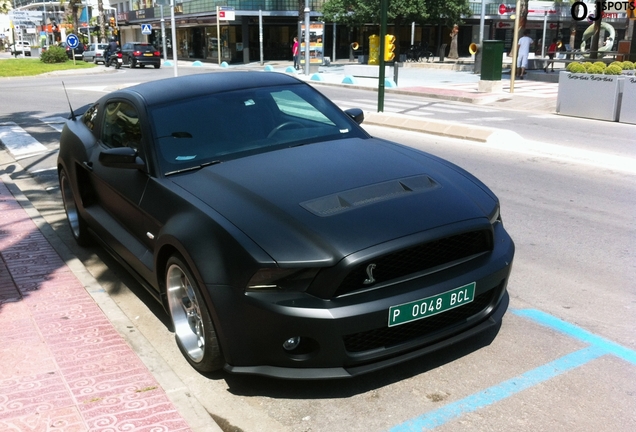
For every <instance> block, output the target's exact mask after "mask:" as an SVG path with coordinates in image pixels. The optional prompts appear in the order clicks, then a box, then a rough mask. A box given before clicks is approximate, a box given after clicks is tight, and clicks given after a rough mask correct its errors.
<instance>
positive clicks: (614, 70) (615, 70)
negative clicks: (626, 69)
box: [605, 64, 623, 75]
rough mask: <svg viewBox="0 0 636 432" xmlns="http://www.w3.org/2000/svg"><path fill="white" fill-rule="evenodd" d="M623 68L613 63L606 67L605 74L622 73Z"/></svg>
mask: <svg viewBox="0 0 636 432" xmlns="http://www.w3.org/2000/svg"><path fill="white" fill-rule="evenodd" d="M622 73H623V68H621V67H620V66H618V65H615V64H611V65H609V66H608V67H606V68H605V75H622Z"/></svg>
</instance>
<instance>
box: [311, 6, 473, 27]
mask: <svg viewBox="0 0 636 432" xmlns="http://www.w3.org/2000/svg"><path fill="white" fill-rule="evenodd" d="M388 6H389V7H388V13H387V18H388V21H389V23H392V24H395V25H397V26H399V25H403V24H407V23H411V22H416V23H418V24H444V25H452V24H455V23H459V22H461V18H462V16H467V15H470V13H471V11H470V7H469V5H468V0H389V4H388ZM379 11H380V0H327V1H325V3H324V4H323V7H322V10H321V12H322V14H323V17H324V19H325V21H326V22H337V23H341V24H346V25H351V26H355V25H362V24H365V23H371V24H379V21H380V13H379Z"/></svg>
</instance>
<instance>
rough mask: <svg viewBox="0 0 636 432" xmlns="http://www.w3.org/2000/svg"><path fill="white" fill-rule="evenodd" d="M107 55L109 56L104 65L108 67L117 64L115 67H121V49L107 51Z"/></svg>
mask: <svg viewBox="0 0 636 432" xmlns="http://www.w3.org/2000/svg"><path fill="white" fill-rule="evenodd" d="M105 57H106V58H107V60H106V61H105V62H104V66H106V67H109V66H115V69H119V68H120V67H121V65H122V63H123V61H122V56H121V51H120V50H117V51H115V52H114V53H111V52H110V51H109V52H107V53H106V56H105Z"/></svg>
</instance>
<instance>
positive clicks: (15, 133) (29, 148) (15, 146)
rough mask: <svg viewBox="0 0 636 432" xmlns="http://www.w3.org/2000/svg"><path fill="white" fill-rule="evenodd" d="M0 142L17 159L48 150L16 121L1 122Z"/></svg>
mask: <svg viewBox="0 0 636 432" xmlns="http://www.w3.org/2000/svg"><path fill="white" fill-rule="evenodd" d="M0 142H1V143H2V144H3V145H4V146H5V147H6V148H7V150H9V152H11V154H12V155H13V157H15V158H16V159H23V158H25V157H28V156H33V155H37V154H40V153H44V152H46V151H48V149H47V148H46V147H45V146H43V145H42V144H41V143H40V142H39V141H38V140H36V139H35V138H33V137H32V136H31V135H29V133H28V132H27V131H25V130H24V129H22V128H21V127H20V126H18V125H17V124H16V123H14V122H6V123H0Z"/></svg>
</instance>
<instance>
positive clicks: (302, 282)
mask: <svg viewBox="0 0 636 432" xmlns="http://www.w3.org/2000/svg"><path fill="white" fill-rule="evenodd" d="M363 117H364V115H363V112H362V111H361V110H358V109H352V110H348V111H346V112H343V111H341V110H340V109H339V108H337V107H336V106H335V105H334V104H333V103H332V102H331V101H329V100H328V99H327V98H325V97H324V96H322V95H321V94H320V93H319V92H318V91H317V90H315V89H314V88H312V87H311V86H310V85H308V84H306V83H303V82H302V81H300V80H298V79H297V78H295V77H292V76H289V75H286V74H279V73H274V72H217V73H207V74H199V75H194V76H186V77H179V78H170V79H165V80H158V81H154V82H149V83H145V84H140V85H136V86H133V87H129V88H126V89H122V90H118V91H115V92H112V93H110V94H107V95H105V96H103V97H102V98H101V99H99V100H98V101H97V102H96V103H95V104H93V105H91V106H90V107H89V108H88V109H87V110H86V111H85V112H84V113H83V115H82V116H81V117H77V118H76V117H75V116H72V118H71V120H69V121H68V122H67V124H66V126H65V127H64V130H63V132H62V135H61V142H60V152H59V159H58V173H59V181H60V188H61V192H62V197H63V201H64V207H65V209H66V214H67V217H68V221H69V224H70V227H71V231H72V233H73V236H74V237H75V239H76V240H77V241H78V243H80V244H85V243H87V242H88V241H90V240H92V239H97V240H98V241H99V242H100V244H102V245H103V246H104V247H105V248H106V249H107V250H108V251H109V252H111V253H112V254H113V255H114V256H115V257H116V258H118V259H119V261H120V262H121V263H122V264H124V265H125V266H126V267H127V269H128V270H129V271H130V272H131V273H132V274H133V275H134V276H135V277H136V278H137V279H138V280H139V281H140V282H141V283H143V284H144V286H145V287H146V288H147V289H148V290H149V291H150V292H151V293H152V294H154V295H155V296H156V298H157V299H158V300H159V301H161V302H162V303H163V304H164V306H165V308H166V310H167V311H168V312H169V314H170V317H171V318H172V323H173V325H174V332H175V337H176V341H177V344H178V346H179V348H180V349H181V351H182V352H183V354H184V356H185V358H186V359H187V360H188V362H189V363H190V364H191V365H192V366H193V367H194V368H195V369H197V370H199V371H201V372H210V371H214V370H218V369H221V368H224V369H225V370H227V371H230V372H235V373H250V374H261V375H268V376H275V377H284V378H337V377H348V376H353V375H357V374H361V373H364V372H369V371H373V370H376V369H379V368H382V367H386V366H389V365H393V364H397V363H399V362H402V361H405V360H408V359H412V358H415V357H417V356H421V355H423V354H425V353H428V352H431V351H433V350H437V349H440V348H442V347H445V346H448V345H450V344H454V343H458V342H460V341H462V340H465V339H467V338H470V337H473V336H474V335H476V334H477V333H479V332H481V331H484V330H486V329H489V328H495V327H496V326H497V325H498V324H499V323H500V322H501V319H502V316H503V314H504V312H505V310H506V308H507V304H508V296H507V292H506V285H507V281H508V277H509V274H510V270H511V266H512V260H513V255H514V244H513V242H512V240H511V238H510V237H509V235H508V234H507V233H506V231H505V230H504V227H503V224H502V221H501V218H500V214H499V201H498V199H497V197H496V196H495V195H494V194H493V193H492V192H491V191H490V190H489V189H488V188H487V187H486V186H485V185H484V184H483V183H482V182H480V181H479V180H477V179H476V178H475V177H473V176H472V175H470V174H469V173H467V172H466V171H464V170H463V169H461V168H459V167H457V166H455V165H453V164H451V163H450V162H447V161H445V160H443V159H440V158H438V157H435V156H433V155H431V154H427V153H424V152H421V151H417V150H415V149H413V148H410V147H406V146H402V145H399V144H396V143H393V142H389V141H386V140H382V139H376V138H373V137H371V136H370V135H369V134H368V133H367V132H365V131H364V130H363V129H362V128H361V127H360V126H359V124H360V123H362V121H363Z"/></svg>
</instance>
